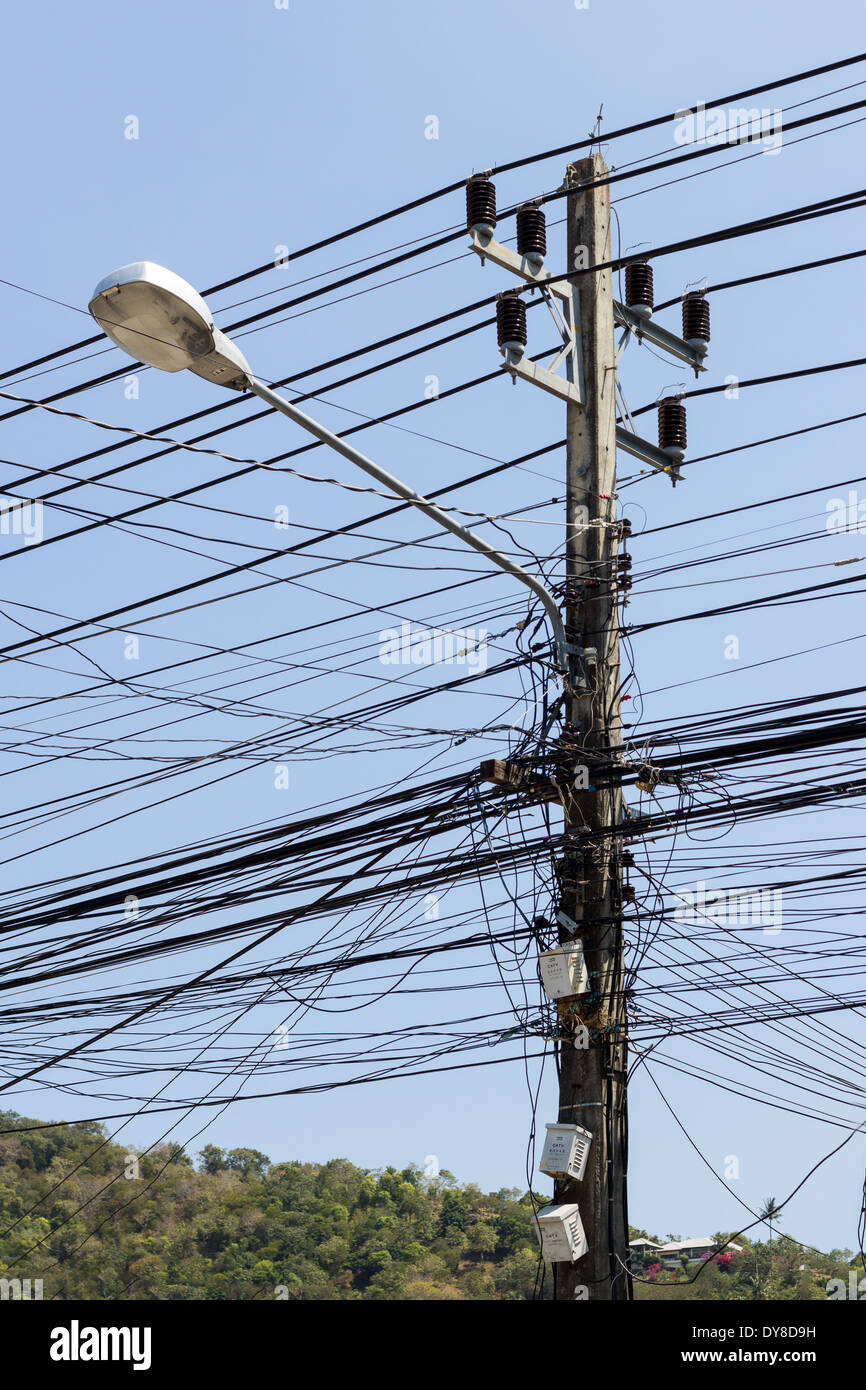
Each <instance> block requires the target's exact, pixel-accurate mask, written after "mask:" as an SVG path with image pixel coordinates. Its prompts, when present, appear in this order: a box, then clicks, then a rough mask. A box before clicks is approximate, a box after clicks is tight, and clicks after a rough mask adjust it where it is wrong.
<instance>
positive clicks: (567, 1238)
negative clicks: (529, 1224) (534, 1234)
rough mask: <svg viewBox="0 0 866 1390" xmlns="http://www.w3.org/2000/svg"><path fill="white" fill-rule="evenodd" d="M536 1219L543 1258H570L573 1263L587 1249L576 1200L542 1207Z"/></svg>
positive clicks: (553, 1259) (554, 1259)
mask: <svg viewBox="0 0 866 1390" xmlns="http://www.w3.org/2000/svg"><path fill="white" fill-rule="evenodd" d="M536 1221H537V1230H538V1239H539V1240H540V1242H541V1253H542V1256H543V1257H544V1259H545V1260H552V1261H556V1260H571V1261H572V1263H573V1262H574V1261H575V1260H579V1259H580V1257H581V1255H585V1254H586V1252H587V1250H588V1249H589V1246H588V1245H587V1243H586V1235H585V1234H584V1229H583V1222H582V1221H581V1219H580V1211H579V1210H578V1206H577V1203H576V1202H560V1203H558V1204H554V1205H553V1206H550V1207H542V1209H541V1211H539V1212H538V1213H537V1215H536Z"/></svg>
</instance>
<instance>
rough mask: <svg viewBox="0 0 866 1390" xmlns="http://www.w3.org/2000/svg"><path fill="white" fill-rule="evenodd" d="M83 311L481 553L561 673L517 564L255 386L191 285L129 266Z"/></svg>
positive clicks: (547, 597)
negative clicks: (504, 580) (506, 581)
mask: <svg viewBox="0 0 866 1390" xmlns="http://www.w3.org/2000/svg"><path fill="white" fill-rule="evenodd" d="M88 307H89V309H90V312H91V314H92V315H93V317H94V318H95V319H96V322H97V323H98V324H99V326H100V328H101V329H102V330H103V332H104V333H105V334H106V335H107V336H108V337H109V338H110V339H111V340H112V342H114V343H116V344H117V346H118V347H120V348H123V350H124V352H127V353H129V355H130V356H131V357H134V358H136V360H137V361H139V362H146V363H148V365H149V366H151V367H158V368H159V369H160V370H161V371H164V372H181V371H183V370H184V368H189V370H190V371H191V372H195V373H196V375H197V376H201V377H204V379H205V380H206V381H212V382H214V384H215V385H217V386H227V387H228V388H229V390H232V391H252V392H253V393H254V394H255V395H256V396H259V397H260V399H261V400H263V401H265V402H266V403H267V404H268V405H269V406H272V407H273V409H275V410H279V411H281V412H282V413H283V415H288V417H289V419H290V420H294V422H295V424H297V425H300V426H301V428H302V429H305V430H307V431H308V433H309V434H312V435H315V437H316V439H319V440H321V442H322V443H323V444H327V445H328V446H329V448H331V449H334V450H335V451H336V452H337V453H338V454H342V456H343V458H346V459H348V460H349V462H350V463H354V464H356V466H357V467H358V468H363V470H364V472H365V473H369V474H370V476H371V477H372V478H375V479H376V481H377V482H379V483H382V484H383V485H384V486H385V487H386V488H388V489H389V490H390V491H391V492H394V493H396V494H397V496H398V497H402V498H403V499H404V500H405V501H406V502H410V503H411V504H412V506H414V507H417V509H418V511H420V512H423V513H424V514H425V516H429V517H430V519H431V521H435V522H436V524H437V525H438V526H441V527H442V528H443V529H444V530H446V531H450V532H451V534H452V535H453V536H457V537H458V539H459V540H461V541H463V542H464V544H466V545H471V546H472V548H473V550H477V551H479V552H480V554H482V555H485V556H486V557H487V559H488V560H492V561H493V563H494V564H495V565H498V566H499V568H500V569H502V570H505V572H506V573H507V574H510V575H513V576H514V578H515V579H519V580H520V581H521V583H523V584H525V585H526V586H527V588H529V589H531V590H532V592H533V593H534V594H535V595H536V596H537V597H538V598H540V599H541V602H542V603H543V604H544V607H545V609H546V611H547V615H548V617H549V618H550V622H551V626H552V628H553V639H554V651H555V665H556V666H557V668H558V669H559V670H560V671H561V672H563V673H564V672H565V671H566V669H567V644H566V639H565V629H564V627H563V623H562V615H561V614H560V611H559V608H558V606H557V603H556V600H555V599H554V598H553V595H552V594H550V593H549V592H548V590H547V589H546V588H545V587H544V585H543V584H541V583H540V582H539V580H537V579H535V578H534V576H533V575H531V574H529V573H528V571H527V570H525V569H523V568H522V566H520V565H518V564H515V563H514V561H513V560H509V559H508V557H507V556H506V555H501V554H500V553H499V551H498V550H494V549H493V547H492V546H491V545H488V544H487V542H486V541H484V540H482V539H481V537H480V536H476V535H475V534H474V532H472V531H469V530H467V528H466V527H465V526H461V525H460V523H459V521H453V520H452V518H451V517H450V516H449V515H448V514H447V512H443V511H442V510H441V509H440V508H439V507H437V506H436V505H435V503H433V502H428V501H427V499H426V498H425V497H421V496H420V495H419V494H418V493H417V492H415V491H413V489H412V488H410V487H407V486H406V484H405V483H401V482H400V480H399V478H395V477H394V476H393V475H392V474H391V473H388V472H387V471H386V470H385V469H384V468H380V467H379V465H378V464H377V463H374V462H373V460H372V459H368V458H367V456H366V455H365V454H362V453H360V452H359V451H358V450H357V449H354V448H353V447H352V445H351V444H347V443H346V442H345V440H343V439H340V437H339V436H338V435H336V434H332V432H331V431H330V430H328V429H325V427H324V425H320V424H318V423H317V422H316V421H315V420H313V419H311V418H310V416H309V415H306V414H305V413H304V411H302V410H299V409H298V407H297V406H296V405H292V403H291V401H287V400H285V399H284V398H283V397H282V396H279V395H277V393H276V392H275V391H272V390H271V389H270V387H268V386H265V384H264V383H263V382H261V381H258V380H257V379H256V377H255V376H254V375H253V373H252V369H251V367H250V365H249V363H248V362H247V359H246V358H245V357H244V354H243V353H242V352H241V350H240V348H238V347H236V346H235V344H234V343H233V342H232V341H231V339H229V338H227V337H226V335H225V333H222V332H220V330H219V329H218V328H217V327H216V326H215V325H214V321H213V316H212V314H211V312H210V310H209V308H208V307H207V304H206V303H205V301H204V300H203V299H202V297H201V295H200V294H198V293H197V292H196V291H195V290H194V289H193V287H192V285H189V284H187V282H186V280H182V279H181V278H180V276H179V275H175V274H174V272H173V271H171V270H166V269H165V267H164V266H161V265H156V264H155V263H154V262H153V261H135V262H133V263H132V264H131V265H125V266H121V268H120V270H113V271H112V272H111V274H110V275H106V277H105V279H104V280H100V282H99V284H98V285H97V286H96V289H95V290H94V292H93V298H92V299H91V301H90V304H89V306H88Z"/></svg>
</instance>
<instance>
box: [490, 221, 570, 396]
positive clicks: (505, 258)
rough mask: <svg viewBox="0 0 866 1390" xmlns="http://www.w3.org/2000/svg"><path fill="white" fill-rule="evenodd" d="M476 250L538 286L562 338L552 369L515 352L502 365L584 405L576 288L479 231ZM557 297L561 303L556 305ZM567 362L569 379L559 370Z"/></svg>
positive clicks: (514, 374)
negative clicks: (559, 373)
mask: <svg viewBox="0 0 866 1390" xmlns="http://www.w3.org/2000/svg"><path fill="white" fill-rule="evenodd" d="M469 238H470V245H471V247H472V250H473V251H475V252H476V254H477V255H478V256H480V257H481V260H482V261H485V260H491V261H493V263H494V265H498V266H501V267H502V269H503V270H509V271H511V274H512V275H516V276H517V277H518V279H520V280H523V281H524V282H525V283H526V284H527V285H536V286H537V287H538V288H539V289H540V290H541V292H542V294H543V295H544V297H545V299H546V301H547V307H548V309H549V310H550V313H551V316H552V318H553V320H554V322H555V324H556V326H557V329H558V331H559V333H560V335H561V337H562V348H561V349H560V351H559V352H557V353H556V354H555V356H554V357H553V358H552V360H551V362H550V364H549V365H548V366H546V367H545V366H542V365H541V364H540V363H538V362H527V361H526V360H525V358H524V357H523V356H522V355H521V356H519V357H518V356H516V355H515V354H514V353H513V352H507V353H506V354H505V361H504V362H503V364H502V366H503V369H504V370H505V371H507V372H510V374H511V376H512V378H514V377H518V376H522V377H523V378H524V379H525V380H526V381H532V382H534V383H535V385H536V386H540V387H542V389H543V390H545V391H550V392H551V393H552V394H553V395H554V396H560V397H561V398H562V399H563V400H566V401H571V402H572V403H573V404H574V405H583V404H584V402H585V399H586V393H585V390H584V381H583V344H582V339H581V336H580V296H579V294H578V289H577V286H576V285H572V284H571V283H570V282H569V281H568V280H555V279H554V278H553V276H552V275H551V274H550V271H549V270H545V269H544V267H543V266H542V267H541V268H540V269H539V268H538V267H537V266H536V265H535V264H534V263H532V262H530V260H529V258H528V257H527V256H519V255H518V254H517V252H516V251H510V250H509V249H508V247H507V246H503V245H502V244H501V243H500V242H498V241H495V240H494V239H493V237H485V236H484V235H483V234H482V233H479V232H470V233H469ZM554 297H555V299H556V300H558V301H559V303H558V304H557V303H554ZM563 362H564V363H565V377H561V376H559V375H557V371H556V369H557V367H559V366H560V365H561V364H562V363H563Z"/></svg>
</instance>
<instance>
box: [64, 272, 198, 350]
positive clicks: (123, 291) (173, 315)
mask: <svg viewBox="0 0 866 1390" xmlns="http://www.w3.org/2000/svg"><path fill="white" fill-rule="evenodd" d="M89 308H90V312H91V314H92V315H93V317H94V318H95V319H96V322H97V323H98V324H99V326H100V328H101V329H102V330H103V332H104V333H105V334H106V335H107V336H108V337H109V338H110V339H111V340H112V342H114V343H116V344H117V346H118V347H120V348H123V350H124V352H128V353H129V355H130V356H131V357H134V358H136V360H137V361H139V362H146V363H148V365H149V366H151V367H159V368H160V370H161V371H164V372H181V371H183V369H184V368H185V367H191V366H192V365H193V363H194V362H195V361H196V359H197V358H200V357H205V356H207V354H208V353H210V352H213V349H214V332H215V329H214V321H213V318H212V316H211V312H210V309H209V308H208V307H207V305H206V304H205V302H204V300H203V299H202V297H201V295H200V294H198V293H197V292H196V291H195V290H194V289H193V287H192V285H188V284H187V282H186V280H182V279H181V278H180V276H179V275H175V273H174V271H172V270H166V269H165V267H164V266H161V265H156V264H155V263H154V262H153V261H135V262H134V263H133V264H132V265H125V266H121V268H120V270H113V271H112V272H111V274H110V275H106V277H105V279H104V280H100V282H99V284H98V285H97V286H96V289H95V290H94V291H93V298H92V299H91V301H90V305H89Z"/></svg>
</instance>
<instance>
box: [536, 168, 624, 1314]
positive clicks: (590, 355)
mask: <svg viewBox="0 0 866 1390" xmlns="http://www.w3.org/2000/svg"><path fill="white" fill-rule="evenodd" d="M607 172H608V170H607V165H606V164H605V162H604V160H603V158H602V156H601V155H600V154H592V155H589V156H588V157H587V158H586V159H581V160H579V161H578V162H577V163H575V164H571V165H569V167H568V171H567V175H566V183H567V184H568V185H570V186H575V187H579V186H580V185H582V184H586V183H592V182H593V181H594V180H597V179H602V178H604V177H605V175H606V174H607ZM567 204H568V265H569V269H570V270H573V269H580V268H582V267H583V266H587V267H592V266H594V265H600V264H603V263H604V262H607V261H610V260H611V259H612V255H611V241H610V195H609V190H608V186H607V185H606V184H605V185H603V186H602V187H598V188H590V189H589V190H588V191H587V192H585V193H579V192H578V193H575V194H574V195H571V196H569V197H568V198H567ZM574 283H575V285H576V286H577V293H578V295H579V300H580V325H581V329H580V333H581V349H582V358H583V382H584V397H585V403H584V405H582V406H581V405H579V404H577V403H576V402H574V401H569V402H568V403H567V407H566V409H567V454H566V469H567V477H566V497H567V502H566V518H567V550H566V557H567V560H566V636H567V639H568V643H569V657H568V676H567V686H566V701H565V708H566V711H567V724H566V727H565V730H564V738H565V740H566V742H567V744H568V745H570V746H569V749H568V751H569V753H570V754H572V755H573V760H574V763H575V764H582V765H584V766H585V767H586V769H587V781H588V783H589V788H588V789H587V790H578V791H576V792H575V793H574V794H573V795H572V797H571V798H569V799H568V801H567V809H566V812H565V821H564V826H565V850H564V857H563V861H562V866H561V887H562V893H561V902H562V910H563V913H564V914H565V915H566V916H567V917H568V918H570V919H571V920H572V922H573V923H574V924H575V926H576V928H577V932H576V936H577V939H578V940H579V941H580V943H581V945H582V946H583V951H584V958H585V961H586V966H587V969H588V971H589V993H588V994H586V995H583V996H582V997H581V998H579V999H577V1000H565V1001H563V1002H562V1003H561V1004H560V1006H559V1011H560V1022H561V1025H562V1029H561V1031H562V1032H563V1034H564V1036H563V1038H562V1040H561V1044H560V1086H559V1122H560V1123H563V1124H577V1125H581V1126H582V1127H583V1128H585V1129H587V1130H589V1131H590V1133H591V1134H592V1143H591V1146H590V1153H589V1160H588V1166H587V1170H586V1173H585V1175H584V1177H583V1180H582V1181H580V1182H576V1181H574V1180H572V1179H563V1180H560V1181H558V1182H557V1183H556V1192H555V1197H554V1201H556V1202H563V1203H568V1202H577V1203H578V1206H579V1208H580V1213H581V1218H582V1221H583V1226H584V1230H585V1233H586V1239H587V1242H588V1245H589V1250H588V1253H587V1254H586V1255H584V1256H583V1257H582V1258H581V1259H580V1260H578V1261H577V1262H576V1263H573V1264H572V1263H557V1264H555V1265H554V1287H555V1292H554V1297H555V1298H556V1299H557V1300H574V1299H575V1298H579V1299H589V1300H591V1301H592V1300H605V1301H608V1300H622V1299H628V1298H630V1297H631V1284H630V1279H629V1277H628V1274H627V1272H626V1269H625V1267H624V1266H625V1264H626V1263H627V1260H628V1225H627V1213H626V1185H625V1168H626V1162H627V1146H626V1085H625V1081H626V1060H627V1041H626V1011H625V994H624V975H623V939H622V857H621V856H622V839H621V836H619V835H613V834H612V833H611V827H613V826H617V825H619V824H620V823H621V821H622V818H623V816H622V792H621V787H620V778H619V776H618V775H617V773H616V771H615V770H612V768H611V764H612V763H613V762H614V760H617V761H618V759H619V751H618V750H619V748H620V746H621V733H620V711H619V679H620V678H619V618H618V612H617V582H618V573H617V569H618V567H617V549H618V545H617V542H618V538H619V527H618V525H617V518H616V397H615V380H616V377H615V372H616V359H615V346H614V301H613V293H612V285H611V272H610V270H602V271H599V272H596V273H593V272H592V271H591V270H590V273H589V274H586V275H581V276H578V277H577V279H576V280H575V282H574ZM587 520H588V524H587ZM587 649H588V650H589V655H587ZM592 649H595V657H594V659H593V657H592ZM581 653H582V654H581ZM614 750H616V752H614ZM574 936H575V933H573V932H572V931H571V929H570V928H568V927H566V926H563V925H561V926H560V941H561V942H562V943H565V942H567V941H570V940H572V939H574ZM582 1043H586V1044H587V1045H586V1046H582V1045H581V1044H582ZM576 1044H577V1045H576ZM620 1262H622V1263H620Z"/></svg>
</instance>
